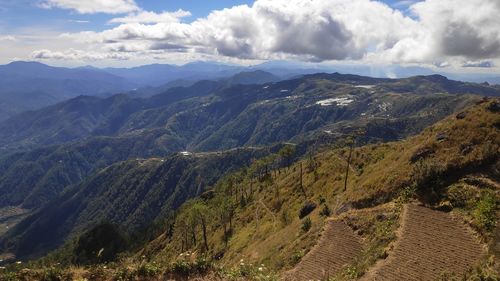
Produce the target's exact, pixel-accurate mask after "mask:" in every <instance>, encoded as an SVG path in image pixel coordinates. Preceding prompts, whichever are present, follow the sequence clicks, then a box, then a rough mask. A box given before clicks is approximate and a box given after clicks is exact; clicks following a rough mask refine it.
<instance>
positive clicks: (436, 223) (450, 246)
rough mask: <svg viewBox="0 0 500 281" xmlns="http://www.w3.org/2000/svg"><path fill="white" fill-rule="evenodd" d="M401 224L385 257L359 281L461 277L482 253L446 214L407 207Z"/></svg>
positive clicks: (463, 227) (462, 228) (468, 235)
mask: <svg viewBox="0 0 500 281" xmlns="http://www.w3.org/2000/svg"><path fill="white" fill-rule="evenodd" d="M401 225H402V226H401V229H400V233H398V240H397V241H396V243H395V245H394V250H393V251H392V252H390V253H389V257H388V258H387V259H386V260H383V261H380V262H379V263H377V264H376V265H375V266H374V267H373V268H372V269H371V270H370V271H369V272H368V273H367V274H366V275H365V277H363V278H362V279H361V280H363V281H373V280H388V281H391V280H409V281H411V280H435V279H436V278H437V277H439V276H440V274H442V273H443V272H448V273H455V274H463V273H464V271H466V270H467V269H468V268H470V267H471V266H473V265H474V264H475V263H476V262H477V261H478V260H479V259H480V258H481V256H482V255H483V254H484V248H483V247H482V245H481V244H480V243H479V242H478V241H477V239H476V237H474V235H473V234H472V232H471V231H470V230H469V229H468V228H467V227H466V226H465V225H464V224H463V223H462V222H460V221H458V220H455V219H453V218H452V217H451V216H450V215H449V214H447V213H443V212H439V211H433V210H431V209H428V208H424V207H420V206H416V205H407V206H406V207H405V211H404V213H403V220H402V223H401Z"/></svg>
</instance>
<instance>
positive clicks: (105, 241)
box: [74, 223, 127, 264]
mask: <svg viewBox="0 0 500 281" xmlns="http://www.w3.org/2000/svg"><path fill="white" fill-rule="evenodd" d="M126 248H127V240H126V238H125V237H123V235H122V234H121V232H120V231H119V230H118V228H117V227H116V226H115V225H113V224H109V223H103V224H100V225H98V226H96V227H94V228H93V229H91V230H90V231H88V232H86V233H84V234H83V235H82V236H80V238H79V239H78V242H77V245H76V247H75V250H74V261H75V263H77V264H96V263H103V262H110V261H114V260H116V258H117V256H118V254H119V253H121V252H123V251H124V250H125V249H126Z"/></svg>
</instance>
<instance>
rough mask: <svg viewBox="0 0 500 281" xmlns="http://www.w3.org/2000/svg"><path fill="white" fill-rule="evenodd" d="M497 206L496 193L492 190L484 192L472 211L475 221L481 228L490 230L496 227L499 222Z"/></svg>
mask: <svg viewBox="0 0 500 281" xmlns="http://www.w3.org/2000/svg"><path fill="white" fill-rule="evenodd" d="M496 207H497V202H496V198H495V194H494V193H493V192H491V191H487V192H484V194H483V196H482V197H481V199H479V201H478V203H477V205H476V207H475V208H474V210H473V211H472V217H473V218H474V222H475V223H476V224H477V226H478V227H479V228H480V229H482V230H486V231H487V232H489V231H492V230H493V229H494V228H495V226H496V222H497V221H496V216H495V212H496Z"/></svg>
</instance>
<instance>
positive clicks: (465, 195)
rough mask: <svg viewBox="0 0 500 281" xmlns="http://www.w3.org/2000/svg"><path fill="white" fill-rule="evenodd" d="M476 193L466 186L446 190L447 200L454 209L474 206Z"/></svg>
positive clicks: (455, 186) (454, 186)
mask: <svg viewBox="0 0 500 281" xmlns="http://www.w3.org/2000/svg"><path fill="white" fill-rule="evenodd" d="M475 196H476V191H475V190H474V187H472V186H470V185H468V184H456V185H453V186H451V187H450V188H449V189H448V199H449V200H450V203H451V205H452V206H453V207H454V208H464V207H468V206H471V205H472V204H474V200H475Z"/></svg>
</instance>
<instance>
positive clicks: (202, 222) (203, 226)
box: [201, 218, 208, 252]
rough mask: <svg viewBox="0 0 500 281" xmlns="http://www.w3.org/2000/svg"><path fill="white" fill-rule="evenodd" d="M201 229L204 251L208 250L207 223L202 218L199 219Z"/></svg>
mask: <svg viewBox="0 0 500 281" xmlns="http://www.w3.org/2000/svg"><path fill="white" fill-rule="evenodd" d="M201 229H202V231H203V243H204V244H205V251H207V252H208V241H207V224H206V222H205V219H204V218H202V219H201Z"/></svg>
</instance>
